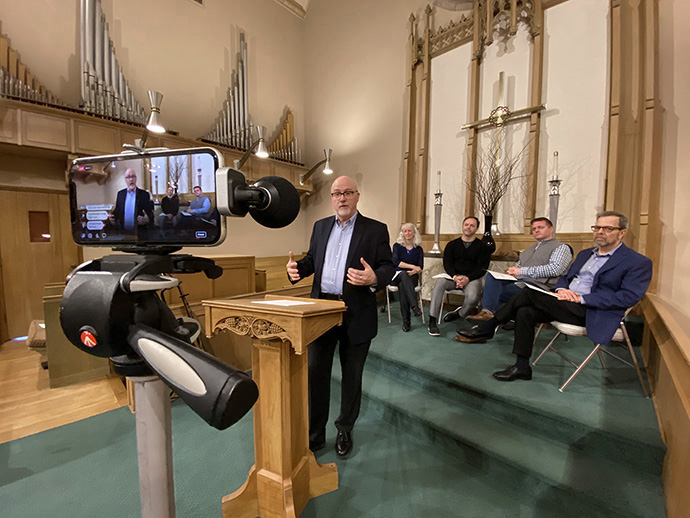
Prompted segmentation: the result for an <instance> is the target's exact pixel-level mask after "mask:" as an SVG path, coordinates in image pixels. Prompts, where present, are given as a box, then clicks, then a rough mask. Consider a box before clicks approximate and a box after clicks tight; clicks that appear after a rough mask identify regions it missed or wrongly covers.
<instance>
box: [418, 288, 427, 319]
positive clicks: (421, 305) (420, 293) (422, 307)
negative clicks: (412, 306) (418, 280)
mask: <svg viewBox="0 0 690 518" xmlns="http://www.w3.org/2000/svg"><path fill="white" fill-rule="evenodd" d="M417 304H419V306H418V307H419V311H421V312H422V324H426V322H425V321H424V304H422V292H421V291H418V292H417Z"/></svg>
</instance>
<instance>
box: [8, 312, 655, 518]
mask: <svg viewBox="0 0 690 518" xmlns="http://www.w3.org/2000/svg"><path fill="white" fill-rule="evenodd" d="M413 320H414V321H413V330H412V331H411V332H410V333H403V332H402V331H401V330H400V321H399V315H397V320H394V321H393V323H392V324H390V325H389V324H388V322H387V318H386V316H385V315H381V319H380V329H379V336H378V337H377V339H376V340H375V341H374V343H373V344H372V349H371V354H370V358H369V360H368V361H367V367H366V370H365V398H364V401H363V406H362V413H361V416H360V419H359V421H358V423H357V427H356V428H355V432H354V439H355V450H354V452H353V456H352V457H351V458H350V459H348V460H345V461H342V460H338V459H336V456H335V453H334V451H333V441H334V428H333V427H331V428H329V430H328V434H329V436H328V438H327V448H326V449H325V450H323V451H321V452H319V453H318V454H317V459H318V460H319V461H320V462H334V461H335V462H337V464H338V470H339V483H340V489H339V490H338V491H335V492H333V493H330V494H327V495H323V496H321V497H319V498H316V499H313V500H311V501H310V502H309V503H308V505H307V507H306V508H305V510H304V511H303V513H302V516H303V517H313V518H316V517H328V518H333V517H343V518H357V517H373V518H378V517H416V516H424V515H428V516H433V517H435V518H436V517H467V518H474V517H477V518H480V517H481V518H493V517H496V518H499V517H500V518H503V517H510V518H513V517H516V518H553V517H558V518H561V517H563V518H565V517H573V518H575V517H585V516H587V517H602V518H614V517H620V518H622V517H626V518H627V517H631V516H635V517H644V518H661V517H664V516H665V512H664V508H663V495H662V491H661V478H660V472H661V462H662V460H663V453H664V449H663V445H662V443H661V441H660V439H659V432H658V429H657V427H656V418H655V416H654V410H653V406H652V403H651V401H650V400H647V399H645V398H644V397H643V396H642V394H641V392H640V388H639V385H636V378H635V374H634V371H632V370H630V369H628V368H625V369H620V368H618V367H613V364H612V367H613V368H612V369H611V370H610V371H609V373H608V374H604V373H602V371H601V368H600V367H599V366H598V364H596V363H593V364H592V365H591V366H589V367H588V368H587V369H586V370H585V371H584V372H583V374H582V375H581V376H580V377H578V378H577V379H576V380H575V382H573V384H572V385H571V386H570V387H569V388H568V389H567V390H566V392H565V393H559V392H558V389H557V387H558V384H559V381H560V380H562V379H563V376H565V375H566V374H567V372H568V371H569V370H570V368H569V367H567V368H566V366H565V365H563V362H562V360H560V358H559V357H558V356H556V355H555V354H551V355H550V357H545V359H544V360H542V361H543V363H540V364H539V365H538V366H537V367H536V368H535V371H534V380H533V381H531V382H516V383H509V384H501V383H498V382H496V381H494V380H493V379H492V378H491V373H492V372H493V371H495V370H497V369H501V368H503V367H505V366H506V365H508V364H509V363H510V362H511V359H512V355H511V354H510V345H509V341H510V334H508V333H505V332H502V333H501V334H499V336H498V337H497V339H495V340H493V341H492V342H490V343H489V344H484V345H462V344H458V343H456V342H454V341H453V340H452V339H451V338H452V335H453V332H452V331H453V329H454V327H455V326H454V325H452V324H442V326H441V332H442V334H443V336H441V337H438V338H434V337H430V336H429V335H428V334H427V332H426V328H425V327H423V326H422V324H421V321H420V320H419V319H413ZM573 345H574V347H585V346H586V344H585V343H584V342H582V343H576V342H575V341H573ZM570 346H571V345H569V347H570ZM337 365H338V364H337V362H336V367H335V368H334V377H335V378H336V382H334V387H333V388H334V390H333V394H332V407H331V414H332V419H331V423H332V420H333V419H334V418H335V413H336V409H337V408H338V401H339V385H338V383H337V378H338V374H339V373H338V371H339V368H338V366H337ZM628 371H629V372H628ZM134 426H135V425H134V416H132V415H131V414H130V413H129V410H128V409H127V408H122V409H118V410H114V411H111V412H107V413H105V414H102V415H100V416H96V417H93V418H90V419H86V420H83V421H80V422H77V423H73V424H71V425H67V426H63V427H60V428H57V429H55V430H50V431H47V432H43V433H40V434H36V435H34V436H31V437H26V438H24V439H19V440H16V441H12V442H10V443H5V444H1V445H0V516H2V518H33V517H36V518H39V517H40V518H44V517H46V516H48V517H51V518H63V517H64V518H68V517H69V518H82V517H83V518H87V517H88V518H92V517H95V516H105V517H113V518H119V517H123V518H124V517H127V518H131V517H136V516H140V508H139V486H138V479H137V459H136V437H135V429H134ZM252 442H253V441H252V422H251V415H248V416H246V417H245V418H244V419H242V420H241V421H240V422H239V423H237V424H236V425H235V426H233V427H231V428H229V429H228V430H225V431H222V432H221V431H217V430H215V429H213V428H211V427H209V426H208V425H206V423H204V422H203V421H202V420H201V419H200V418H199V417H197V416H196V414H194V413H193V412H192V411H191V410H189V409H188V408H187V407H186V406H185V405H184V404H183V403H181V402H179V401H178V402H175V403H174V404H173V448H174V466H175V490H176V505H177V516H178V517H179V518H196V517H220V516H221V511H220V503H221V498H222V497H223V496H224V495H226V494H228V493H230V492H232V491H234V490H235V489H237V488H239V487H240V485H241V484H242V483H243V482H244V480H245V479H246V476H247V473H248V470H249V468H250V466H251V465H252V463H253V447H252Z"/></svg>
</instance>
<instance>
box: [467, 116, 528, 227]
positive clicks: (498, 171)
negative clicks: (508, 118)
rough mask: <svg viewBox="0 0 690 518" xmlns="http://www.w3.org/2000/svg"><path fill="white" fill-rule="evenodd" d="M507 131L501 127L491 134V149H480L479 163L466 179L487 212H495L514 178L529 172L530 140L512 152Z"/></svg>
mask: <svg viewBox="0 0 690 518" xmlns="http://www.w3.org/2000/svg"><path fill="white" fill-rule="evenodd" d="M505 133H506V128H502V129H501V130H500V131H499V130H495V131H494V132H493V133H492V134H491V141H490V143H489V147H488V149H486V150H479V151H478V152H477V159H476V166H475V167H474V168H473V169H472V170H471V171H470V175H468V177H467V179H466V180H465V185H466V186H467V188H468V189H469V191H470V192H471V193H472V194H474V196H475V199H476V200H477V205H478V206H479V209H480V210H481V212H482V214H485V215H490V216H493V215H494V212H495V211H496V207H497V206H498V202H499V201H500V200H501V198H503V196H505V195H506V193H507V192H508V187H509V186H510V183H511V182H512V181H513V180H517V179H518V178H525V177H527V176H528V175H529V172H528V171H527V170H526V168H525V166H524V160H523V159H524V156H525V155H526V151H527V149H528V147H529V142H528V143H527V144H526V145H525V146H524V147H523V148H522V150H520V152H519V153H517V154H515V155H512V156H511V152H510V151H511V150H510V148H509V147H506V144H505V142H506V138H505V137H506V135H505ZM472 178H474V182H472V181H471V179H472Z"/></svg>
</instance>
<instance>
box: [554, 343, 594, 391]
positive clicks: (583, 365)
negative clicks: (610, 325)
mask: <svg viewBox="0 0 690 518" xmlns="http://www.w3.org/2000/svg"><path fill="white" fill-rule="evenodd" d="M599 349H601V344H597V346H596V347H595V348H594V349H592V352H591V353H589V355H588V356H587V358H585V361H583V362H582V363H581V364H580V366H579V367H578V368H577V369H575V372H573V374H572V376H570V377H569V378H568V381H566V382H565V383H563V385H562V386H561V388H559V389H558V390H560V391H561V392H563V391H564V390H565V388H566V387H567V386H568V385H570V382H571V381H573V379H575V376H577V375H578V374H580V371H581V370H582V369H584V368H585V365H587V364H588V363H589V360H591V359H592V357H593V356H594V355H595V354H597V353H598V352H599Z"/></svg>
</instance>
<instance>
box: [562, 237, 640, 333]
mask: <svg viewBox="0 0 690 518" xmlns="http://www.w3.org/2000/svg"><path fill="white" fill-rule="evenodd" d="M593 250H594V248H588V249H587V250H583V251H582V252H580V253H579V254H577V257H576V258H575V261H574V262H573V264H572V265H571V266H570V269H569V270H568V272H567V273H566V274H565V275H564V276H563V277H561V278H560V279H558V282H557V283H556V285H555V286H554V289H558V288H567V287H568V286H569V285H570V282H571V281H572V280H573V279H574V278H575V276H576V275H577V274H578V273H579V272H580V270H581V269H582V266H583V265H584V264H585V263H586V262H587V259H589V257H590V256H591V255H592V251H593ZM651 280H652V261H651V259H649V258H648V257H645V256H644V255H642V254H639V253H637V252H635V251H634V250H631V249H630V248H628V247H627V246H625V245H621V247H620V248H619V249H618V250H616V251H615V252H614V254H613V255H612V256H611V257H610V258H609V260H608V261H606V264H605V265H604V266H602V268H601V269H600V270H599V271H598V272H597V274H596V275H595V276H594V283H593V284H592V291H591V293H590V294H589V295H585V302H586V304H585V307H586V308H587V311H586V324H585V325H586V327H587V336H589V338H590V339H591V340H592V341H593V342H595V343H600V344H607V343H609V342H610V341H611V338H613V335H614V334H615V333H616V329H617V328H618V324H619V323H620V321H621V318H623V315H624V314H625V310H626V309H628V308H631V307H632V306H634V305H635V304H637V303H638V302H639V301H640V299H641V298H642V297H643V296H644V294H645V292H646V291H647V288H648V287H649V283H650V281H651Z"/></svg>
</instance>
